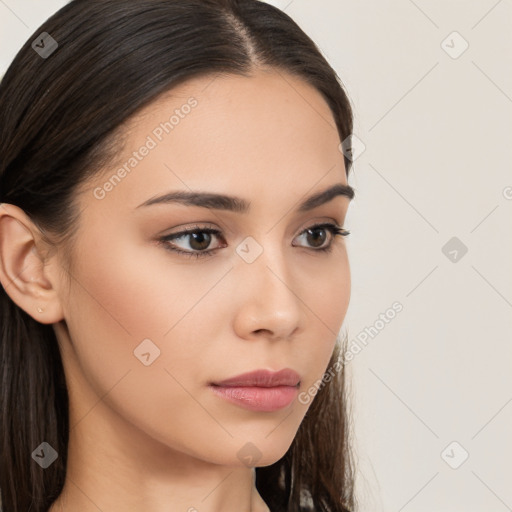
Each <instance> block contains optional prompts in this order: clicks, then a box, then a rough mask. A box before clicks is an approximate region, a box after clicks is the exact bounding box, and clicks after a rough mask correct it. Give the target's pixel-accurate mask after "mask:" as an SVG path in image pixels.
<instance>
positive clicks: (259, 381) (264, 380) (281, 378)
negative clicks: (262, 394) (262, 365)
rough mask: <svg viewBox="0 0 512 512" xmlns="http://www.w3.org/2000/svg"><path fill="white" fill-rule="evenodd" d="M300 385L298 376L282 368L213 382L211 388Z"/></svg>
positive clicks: (290, 370) (253, 372)
mask: <svg viewBox="0 0 512 512" xmlns="http://www.w3.org/2000/svg"><path fill="white" fill-rule="evenodd" d="M299 383H300V375H299V374H298V373H297V372H296V371H294V370H292V369H291V368H284V369H283V370H280V371H278V372H273V371H270V370H255V371H252V372H248V373H242V374H241V375H236V376H235V377H230V378H229V379H225V380H222V381H220V382H213V383H211V385H213V386H221V387H253V386H255V387H260V388H272V387H276V386H293V387H295V386H297V385H298V384H299Z"/></svg>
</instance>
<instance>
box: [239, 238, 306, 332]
mask: <svg viewBox="0 0 512 512" xmlns="http://www.w3.org/2000/svg"><path fill="white" fill-rule="evenodd" d="M236 252H237V253H238V261H236V264H235V267H236V269H235V274H236V276H235V278H236V279H237V280H239V282H240V286H241V287H242V290H243V291H242V292H241V293H239V299H240V308H239V314H240V315H241V317H242V318H244V319H245V320H249V325H250V329H251V330H253V331H254V330H262V329H263V330H268V331H271V332H272V333H273V334H274V335H275V336H279V337H287V336H289V335H290V334H291V333H292V332H293V331H294V330H295V328H296V327H297V326H298V325H299V322H300V313H301V301H300V299H299V297H298V296H297V294H296V292H295V291H294V287H295V283H294V277H293V269H292V268H291V263H290V261H289V260H287V256H286V254H284V252H283V248H282V244H280V243H279V242H278V241H277V239H276V238H274V239H272V237H269V236H267V237H264V240H263V237H262V242H258V241H256V240H255V239H254V238H252V237H247V238H246V239H245V240H244V241H242V243H240V244H239V246H238V247H237V250H236Z"/></svg>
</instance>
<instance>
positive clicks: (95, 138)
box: [0, 0, 355, 512]
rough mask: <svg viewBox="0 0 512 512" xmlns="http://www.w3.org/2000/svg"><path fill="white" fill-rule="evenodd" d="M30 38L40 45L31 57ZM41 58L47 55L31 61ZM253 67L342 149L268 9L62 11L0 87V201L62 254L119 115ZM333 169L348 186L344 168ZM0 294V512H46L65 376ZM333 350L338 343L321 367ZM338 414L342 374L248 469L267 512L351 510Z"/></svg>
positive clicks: (114, 5)
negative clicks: (282, 446)
mask: <svg viewBox="0 0 512 512" xmlns="http://www.w3.org/2000/svg"><path fill="white" fill-rule="evenodd" d="M43 32H46V33H47V34H49V36H50V37H51V38H52V39H53V40H54V41H55V42H56V43H53V42H52V40H51V39H49V38H48V36H40V35H41V34H42V33H43ZM41 37H44V38H45V42H46V44H39V46H38V47H36V48H34V46H33V44H32V43H33V42H34V41H39V39H40V38H41ZM57 45H58V46H57ZM43 47H44V48H46V50H45V51H47V54H46V55H42V54H41V51H37V50H38V49H41V48H43ZM260 65H265V66H270V67H272V68H275V69H278V70H282V71H284V72H287V73H291V74H293V75H295V76H298V77H300V78H301V79H303V80H305V81H307V82H308V83H310V84H311V85H313V86H314V87H315V88H316V89H317V90H318V91H319V92H320V93H321V95H322V96H323V98H324V99H325V101H326V102H327V104H328V105H329V107H330V109H331V111H332V113H333V117H334V120H335V122H336V128H337V131H338V133H339V137H340V141H344V140H346V139H347V137H348V136H349V135H351V132H352V123H353V119H352V109H351V106H350V102H349V99H348V97H347V95H346V93H345V91H344V89H343V86H342V83H341V81H340V79H339V78H338V76H337V75H336V73H335V71H334V70H333V69H332V68H331V66H330V65H329V64H328V63H327V61H326V60H325V58H324V57H323V56H322V54H321V52H320V51H319V50H318V48H317V47H316V45H315V44H314V43H313V42H312V41H311V39H310V38H309V37H308V36H307V35H306V34H305V33H304V32H303V31H302V30H301V29H300V28H299V27H298V25H297V24H296V23H295V22H294V21H293V20H292V19H291V18H290V17H289V16H288V15H286V14H285V13H284V12H282V11H280V10H279V9H277V8H275V7H272V6H271V5H269V4H267V3H264V2H260V1H257V0H179V1H178V0H137V1H134V0H73V1H71V2H70V3H68V4H67V5H65V6H64V7H63V8H62V9H61V10H59V11H58V12H57V13H56V14H55V15H53V16H52V17H51V18H49V19H48V20H47V21H46V22H45V23H44V24H43V25H42V26H41V27H39V28H38V29H37V30H36V32H35V33H34V34H33V35H32V36H31V37H30V39H29V40H28V41H27V42H26V43H25V44H24V46H23V47H22V48H21V50H20V51H19V53H18V54H17V55H16V57H15V59H14V60H13V62H12V63H11V65H10V67H9V68H8V70H7V72H6V74H5V76H4V77H3V79H2V82H1V83H0V147H1V150H0V202H2V203H11V204H13V205H16V206H18V207H20V208H21V209H22V210H24V211H25V213H26V214H27V215H28V216H29V217H30V219H31V220H32V221H33V222H35V223H36V224H37V226H39V227H40V228H41V230H42V231H43V232H44V233H48V234H49V233H51V234H52V237H53V243H54V244H56V243H61V242H66V244H69V243H71V242H72V240H73V236H74V235H75V234H76V230H77V226H78V220H79V213H80V212H79V211H78V210H77V206H76V204H75V202H74V199H75V195H76V191H77V190H78V189H77V187H79V186H80V185H81V184H82V183H84V182H85V181H86V180H88V179H89V178H90V177H91V176H94V173H95V172H97V171H98V170H99V169H102V168H103V167H104V166H105V165H107V164H108V163H109V162H110V161H111V158H113V157H114V156H115V154H116V151H117V150H118V142H119V138H118V137H117V135H118V129H120V128H121V127H122V124H123V123H124V122H125V121H126V120H127V119H129V118H130V116H132V115H133V114H135V113H136V112H138V111H139V110H140V109H142V108H144V107H145V106H147V105H149V104H150V103H151V102H152V101H153V100H155V99H156V98H157V97H158V96H159V95H160V94H162V93H164V92H166V91H168V90H170V89H171V88H173V87H175V86H176V85H178V84H180V83H181V82H184V81H186V80H188V79H190V78H193V77H199V76H202V75H204V76H206V75H212V76H214V75H215V74H216V73H232V74H244V75H250V73H251V71H252V70H254V69H255V68H257V67H258V66H260ZM344 159H345V167H346V171H347V175H348V172H349V170H350V166H351V161H350V159H349V158H347V156H346V154H345V156H344ZM57 241H58V242H57ZM2 284H3V285H4V287H7V286H8V284H7V283H2ZM4 287H2V288H1V290H0V315H1V326H0V329H1V332H0V381H1V392H0V397H1V398H0V400H1V403H0V490H1V494H2V502H3V505H2V506H3V512H27V511H31V512H46V511H47V510H48V508H49V507H50V506H51V504H52V503H53V502H54V501H55V499H56V498H57V497H58V495H59V494H60V492H61V491H62V488H63V485H64V481H65V478H66V462H67V445H68V439H69V418H68V413H69V402H68V393H67V387H66V380H65V376H64V369H63V365H62V360H61V357H60V352H59V348H58V344H57V339H56V336H55V333H54V330H53V328H52V326H51V325H45V324H41V323H39V322H37V321H36V320H34V319H33V318H32V317H31V316H30V315H28V314H27V313H26V312H25V311H24V310H23V309H21V308H20V307H18V306H17V305H16V304H15V303H14V302H13V301H12V300H11V298H10V297H9V295H8V294H7V293H6V291H5V288H4ZM340 349H341V347H340V345H338V344H337V345H336V348H335V350H334V353H333V355H332V358H331V362H330V365H329V367H333V366H334V365H335V363H336V361H337V358H338V356H339V353H340ZM347 406H348V401H347V397H346V389H345V372H344V371H336V372H334V377H333V378H332V379H331V380H330V381H329V383H328V384H326V385H325V386H323V387H322V388H321V389H319V390H318V394H317V395H316V396H315V397H314V400H313V402H312V404H311V406H310V408H309V410H308V412H307V414H306V416H305V418H304V420H303V422H302V423H301V425H300V427H299V430H298V432H297V435H296V437H295V439H294V441H293V443H292V445H291V446H290V448H289V450H288V451H287V453H286V454H285V456H283V458H282V459H280V460H279V461H277V462H276V463H274V464H272V465H270V466H267V467H261V468H257V469H256V486H257V489H258V491H259V493H260V495H261V496H262V498H263V499H264V500H265V501H266V502H267V504H268V505H269V507H270V508H271V509H272V510H275V511H287V512H298V511H306V510H315V511H325V512H347V511H352V510H354V507H355V497H354V489H353V487H354V466H353V458H352V454H351V445H350V440H349V426H350V423H349V419H348V418H349V414H348V412H349V411H348V407H347ZM42 441H46V442H48V443H49V444H50V445H51V446H52V447H54V448H55V449H56V451H57V453H58V454H59V456H58V458H57V460H56V461H55V462H54V463H53V464H52V465H51V466H50V467H48V468H47V469H45V470H42V468H41V467H39V465H38V464H36V463H35V462H34V461H33V460H32V458H31V453H32V451H33V450H34V449H35V448H36V447H37V446H39V445H40V444H41V442H42ZM308 503H309V505H308ZM311 504H312V505H311ZM311 507H312V508H311Z"/></svg>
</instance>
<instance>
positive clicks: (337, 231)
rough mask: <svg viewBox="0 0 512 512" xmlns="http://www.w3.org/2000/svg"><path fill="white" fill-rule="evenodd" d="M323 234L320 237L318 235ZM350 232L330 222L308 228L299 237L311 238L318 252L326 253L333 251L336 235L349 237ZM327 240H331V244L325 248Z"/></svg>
mask: <svg viewBox="0 0 512 512" xmlns="http://www.w3.org/2000/svg"><path fill="white" fill-rule="evenodd" d="M319 232H320V233H322V234H321V235H320V236H318V235H317V234H318V233H319ZM326 232H329V233H330V234H331V236H330V238H329V237H327V236H326V235H325V233H326ZM349 234H350V231H347V230H346V229H343V228H341V227H340V226H337V225H336V224H331V223H329V222H327V223H323V224H315V225H314V226H310V227H309V228H306V229H305V230H304V231H303V232H302V233H301V234H300V235H299V236H302V237H305V238H306V239H308V238H309V240H311V243H312V246H313V248H314V249H315V250H316V251H326V252H329V251H331V250H332V247H333V245H332V244H333V241H334V237H335V236H336V235H340V236H348V235H349ZM326 238H329V243H328V244H327V245H326V246H323V244H324V242H325V240H326Z"/></svg>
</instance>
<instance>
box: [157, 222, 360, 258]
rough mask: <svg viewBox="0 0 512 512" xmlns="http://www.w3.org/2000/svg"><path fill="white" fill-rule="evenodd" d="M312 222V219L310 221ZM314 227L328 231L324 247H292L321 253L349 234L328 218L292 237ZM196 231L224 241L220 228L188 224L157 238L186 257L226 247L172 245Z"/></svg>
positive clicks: (307, 226)
mask: <svg viewBox="0 0 512 512" xmlns="http://www.w3.org/2000/svg"><path fill="white" fill-rule="evenodd" d="M311 222H313V221H311ZM315 229H324V230H325V231H328V232H329V233H330V235H331V236H330V239H329V244H328V245H326V246H325V247H317V248H315V247H306V246H303V245H298V246H296V245H293V247H302V248H304V249H308V250H309V251H311V252H313V253H323V252H330V251H331V250H332V249H333V246H334V243H335V238H336V236H343V237H344V236H347V235H349V234H350V231H348V230H346V229H345V228H343V227H342V226H341V225H340V224H339V223H338V222H337V221H333V220H329V221H325V220H324V221H323V222H322V221H317V222H313V223H312V224H308V225H306V226H305V227H303V228H302V229H301V230H300V231H299V232H298V233H297V235H296V236H295V237H294V239H295V238H296V237H298V236H301V235H304V234H305V233H306V232H307V231H308V230H315ZM197 232H201V233H209V234H210V235H212V234H213V235H214V236H215V237H217V238H221V239H222V240H224V242H225V238H224V236H223V233H222V231H221V230H219V229H217V228H213V227H209V226H199V225H197V224H196V225H194V226H189V227H185V228H183V229H181V231H177V232H173V233H169V234H168V235H164V236H162V237H160V238H159V239H158V243H159V244H162V245H164V248H165V249H167V250H169V251H172V252H174V253H176V254H182V255H184V256H187V257H190V256H192V257H194V256H195V257H196V258H199V257H203V256H213V255H214V254H215V253H216V252H217V251H218V250H219V249H223V248H225V247H226V245H222V246H220V247H215V248H213V249H206V250H204V251H197V250H184V249H181V248H179V247H178V248H177V247H176V246H174V247H173V246H172V244H171V240H174V239H180V238H184V237H186V236H187V235H191V234H194V233H197Z"/></svg>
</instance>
